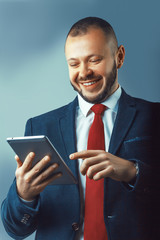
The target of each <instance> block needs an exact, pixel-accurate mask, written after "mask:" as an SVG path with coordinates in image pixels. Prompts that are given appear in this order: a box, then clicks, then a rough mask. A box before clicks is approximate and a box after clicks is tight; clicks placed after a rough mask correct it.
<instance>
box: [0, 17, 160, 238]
mask: <svg viewBox="0 0 160 240" xmlns="http://www.w3.org/2000/svg"><path fill="white" fill-rule="evenodd" d="M65 54H66V59H67V63H68V67H69V75H70V81H71V84H72V86H73V88H74V89H75V90H76V91H77V92H78V97H76V99H75V100H74V101H73V102H71V103H70V104H68V105H66V106H63V107H62V108H60V109H57V110H54V111H51V112H49V113H46V114H43V115H41V116H38V117H35V118H32V119H30V120H28V122H27V125H26V132H25V135H42V134H43V135H47V136H48V138H49V139H50V140H51V142H52V143H53V145H54V146H55V147H56V149H57V150H58V152H59V153H60V155H61V156H62V157H63V159H64V160H65V161H66V163H67V164H68V166H69V167H70V169H71V170H72V172H73V173H74V175H75V176H76V177H77V179H78V180H79V183H78V184H77V185H68V186H63V185H55V186H53V185H48V184H49V183H50V182H51V181H53V180H54V179H56V178H58V177H60V176H61V174H56V175H54V176H53V175H52V173H54V170H55V169H56V168H57V167H58V166H57V165H56V164H53V165H52V166H50V167H49V168H48V169H46V170H45V171H44V172H43V173H41V174H38V173H39V172H40V171H41V170H42V169H43V168H44V167H45V166H46V164H47V163H48V162H49V161H50V158H49V156H45V157H44V159H42V160H41V161H40V162H39V163H38V164H37V165H36V166H35V167H34V168H32V169H31V163H32V161H33V159H34V153H30V154H29V155H28V156H27V157H26V159H25V161H24V163H23V164H22V163H21V161H20V159H19V158H18V156H16V160H17V170H16V179H15V181H14V183H13V184H12V186H11V188H10V190H9V193H8V196H7V198H6V199H5V201H4V202H3V204H2V219H3V223H4V226H5V228H6V231H7V232H8V234H9V235H10V236H11V237H13V238H15V239H24V238H25V237H27V236H28V235H30V234H31V233H32V232H34V231H35V230H36V239H38V240H40V239H43V240H51V239H58V240H71V239H76V240H77V239H79V240H82V239H85V240H90V239H93V238H91V237H88V236H87V235H86V234H88V233H89V232H90V230H91V234H93V235H94V234H96V231H97V232H98V229H101V226H104V228H103V230H102V231H104V232H105V233H104V235H103V236H105V237H102V238H101V237H99V235H98V237H96V238H94V239H98V240H100V239H103V240H104V239H108V240H150V239H152V240H157V239H159V238H160V228H159V227H160V221H159V212H160V211H159V210H160V208H159V200H160V197H159V192H158V189H159V165H160V163H159V154H158V139H159V104H158V103H150V102H147V101H144V100H141V99H136V98H133V97H130V96H128V95H127V94H126V93H125V92H124V90H123V89H122V88H121V87H120V85H119V83H118V69H119V68H121V66H122V65H123V61H124V56H125V49H124V46H123V45H120V46H119V47H118V43H117V39H116V36H115V33H114V31H113V29H112V27H111V26H110V24H109V23H107V22H106V21H104V20H102V19H100V18H95V17H89V18H85V19H82V20H80V21H78V22H77V23H75V24H74V25H73V26H72V28H71V29H70V31H69V33H68V36H67V39H66V44H65ZM99 104H103V106H104V108H105V110H104V112H103V113H102V114H101V115H102V116H101V117H100V121H103V123H102V124H103V126H104V139H105V146H104V148H98V149H97V148H87V139H88V135H89V131H90V129H91V125H92V122H93V119H95V118H94V117H95V115H96V113H95V114H94V112H93V111H92V110H91V108H92V107H93V105H99ZM92 109H93V108H92ZM98 126H99V125H98ZM96 134H97V133H96ZM96 136H97V135H96ZM88 141H89V140H88ZM98 141H99V140H98ZM87 149H88V150H87ZM48 176H51V177H50V178H48ZM88 179H91V180H88ZM101 180H103V185H101V186H103V187H102V190H103V193H102V196H103V202H102V204H99V205H98V206H95V205H94V206H93V208H92V209H91V211H93V212H94V208H96V207H97V209H98V210H97V212H98V214H99V212H100V211H101V210H102V212H101V214H102V215H103V216H102V220H101V221H100V224H99V225H98V224H97V222H98V219H96V217H95V216H94V217H92V218H91V219H90V223H89V224H91V226H95V227H90V226H89V225H87V224H88V223H87V224H86V222H87V220H86V219H87V214H88V213H86V211H88V209H89V208H90V207H89V205H92V204H93V202H94V200H95V199H96V198H97V196H95V197H93V198H92V199H91V200H90V204H88V205H86V204H87V203H86V201H87V200H86V199H85V198H87V197H86V196H88V195H87V188H88V187H86V182H87V181H91V182H92V183H93V185H92V187H91V188H90V189H91V190H90V193H91V194H92V192H93V189H94V188H96V187H94V186H96V185H94V183H100V182H101ZM85 191H86V192H85ZM100 194H101V193H100ZM97 195H99V194H97ZM84 205H85V206H88V207H85V210H84ZM103 205H104V206H103ZM97 216H98V215H97ZM97 218H99V216H98V217H97ZM95 221H97V222H96V223H95V225H92V224H94V222H95ZM88 226H89V227H88ZM89 228H91V229H89ZM99 234H101V233H99ZM95 236H96V235H95ZM93 237H94V236H93Z"/></svg>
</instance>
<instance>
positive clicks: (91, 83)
mask: <svg viewBox="0 0 160 240" xmlns="http://www.w3.org/2000/svg"><path fill="white" fill-rule="evenodd" d="M96 82H97V81H94V82H88V83H83V85H84V86H90V85H93V84H95V83H96Z"/></svg>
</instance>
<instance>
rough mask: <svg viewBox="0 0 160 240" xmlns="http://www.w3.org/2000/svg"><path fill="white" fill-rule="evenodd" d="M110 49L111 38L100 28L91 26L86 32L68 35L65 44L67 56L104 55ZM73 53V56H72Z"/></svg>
mask: <svg viewBox="0 0 160 240" xmlns="http://www.w3.org/2000/svg"><path fill="white" fill-rule="evenodd" d="M108 50H109V40H108V39H107V37H106V35H105V33H104V32H103V31H102V30H101V29H99V28H91V29H89V30H88V31H87V33H86V34H83V35H78V36H76V37H72V36H70V35H69V36H68V38H67V40H66V45H65V53H66V57H67V58H70V57H72V58H74V57H75V58H76V57H78V56H85V55H88V54H89V55H93V54H100V55H104V54H105V52H106V51H108ZM71 55H72V56H71Z"/></svg>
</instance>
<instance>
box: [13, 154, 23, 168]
mask: <svg viewBox="0 0 160 240" xmlns="http://www.w3.org/2000/svg"><path fill="white" fill-rule="evenodd" d="M15 159H16V162H17V168H20V167H21V166H22V164H23V163H22V162H21V160H20V158H19V157H18V156H17V155H16V156H15Z"/></svg>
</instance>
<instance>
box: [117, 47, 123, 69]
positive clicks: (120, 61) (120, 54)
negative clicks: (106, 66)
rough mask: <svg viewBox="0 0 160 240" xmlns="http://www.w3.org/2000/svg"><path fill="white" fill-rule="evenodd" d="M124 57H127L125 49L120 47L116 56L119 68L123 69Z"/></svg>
mask: <svg viewBox="0 0 160 240" xmlns="http://www.w3.org/2000/svg"><path fill="white" fill-rule="evenodd" d="M124 57H125V48H124V46H123V45H120V46H119V47H118V51H117V54H116V58H117V59H116V60H117V61H116V62H117V68H121V67H122V65H123V62H124Z"/></svg>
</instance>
